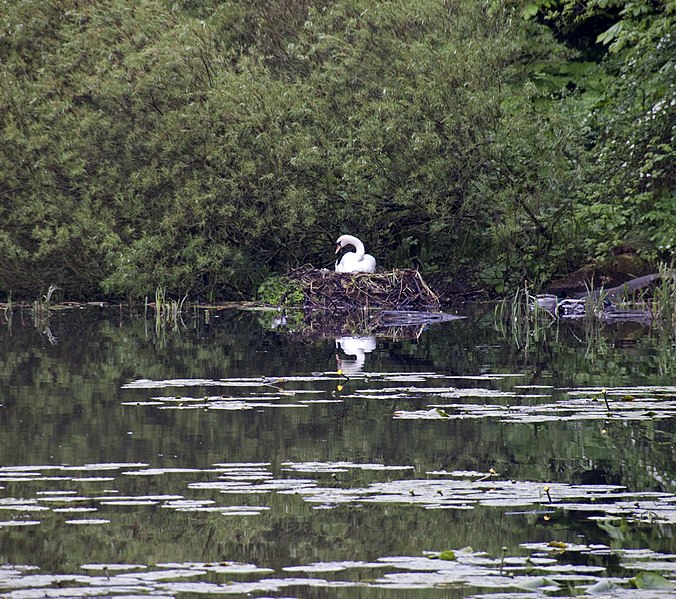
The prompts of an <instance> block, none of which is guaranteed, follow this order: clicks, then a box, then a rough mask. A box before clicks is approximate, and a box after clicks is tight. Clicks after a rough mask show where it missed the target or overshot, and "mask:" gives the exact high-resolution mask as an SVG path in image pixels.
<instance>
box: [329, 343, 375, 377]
mask: <svg viewBox="0 0 676 599" xmlns="http://www.w3.org/2000/svg"><path fill="white" fill-rule="evenodd" d="M336 348H338V349H339V350H340V351H342V353H343V354H345V356H351V358H350V359H349V360H347V359H345V357H344V356H342V355H341V354H340V353H337V354H336V362H337V364H338V369H339V370H342V371H343V372H344V373H345V374H346V375H350V374H356V373H358V372H361V371H362V370H363V369H364V363H365V362H366V354H370V353H371V352H372V351H374V350H375V349H376V337H375V335H363V336H357V337H354V336H353V337H339V338H338V339H336ZM352 357H353V358H354V359H353V358H352Z"/></svg>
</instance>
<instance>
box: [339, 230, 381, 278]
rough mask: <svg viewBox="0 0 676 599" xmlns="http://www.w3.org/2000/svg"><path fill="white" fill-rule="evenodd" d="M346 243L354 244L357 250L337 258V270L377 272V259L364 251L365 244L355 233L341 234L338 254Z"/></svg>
mask: <svg viewBox="0 0 676 599" xmlns="http://www.w3.org/2000/svg"><path fill="white" fill-rule="evenodd" d="M346 245H353V246H354V247H355V249H356V250H357V251H356V252H347V253H346V254H344V255H343V257H342V258H341V259H340V260H336V272H375V271H376V259H375V258H374V257H373V256H371V254H365V253H364V244H363V243H362V242H361V241H359V239H357V238H356V237H355V236H354V235H341V236H340V237H339V238H338V239H337V241H336V254H337V253H338V252H339V251H340V250H341V249H343V248H344V247H345V246H346Z"/></svg>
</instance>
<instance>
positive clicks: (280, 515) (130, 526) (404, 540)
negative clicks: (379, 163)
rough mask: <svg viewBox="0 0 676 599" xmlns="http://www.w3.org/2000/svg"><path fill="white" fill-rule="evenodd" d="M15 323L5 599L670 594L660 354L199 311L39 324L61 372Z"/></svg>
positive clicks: (5, 389)
mask: <svg viewBox="0 0 676 599" xmlns="http://www.w3.org/2000/svg"><path fill="white" fill-rule="evenodd" d="M206 314H208V316H206ZM20 316H21V315H20V313H19V312H17V313H15V317H14V320H13V323H12V328H11V329H10V328H9V326H5V327H2V328H0V346H2V350H3V359H2V361H0V389H2V394H1V395H0V548H1V551H0V560H1V563H6V564H8V565H7V566H4V567H0V594H3V596H7V597H17V598H18V597H21V596H50V595H55V596H56V595H58V594H59V592H61V594H68V593H69V592H72V594H78V593H79V592H82V593H83V594H84V593H86V594H88V595H93V594H96V593H97V592H98V593H99V594H100V595H104V596H109V595H115V594H139V593H156V594H161V595H162V596H176V595H177V594H179V593H183V592H192V593H193V594H195V595H200V594H202V593H211V592H213V593H230V594H233V595H238V596H245V595H246V593H256V594H265V595H266V596H289V595H293V596H303V597H313V596H316V597H331V598H332V599H335V598H337V597H341V598H347V597H353V596H355V595H357V594H360V595H361V596H364V597H392V598H394V597H397V599H401V598H403V597H418V596H420V595H419V593H420V589H425V591H423V592H425V596H426V597H427V596H430V597H449V596H454V595H453V593H454V594H455V595H457V596H467V595H469V594H472V593H473V592H475V590H472V589H476V588H482V589H483V592H485V593H490V592H494V591H496V590H497V587H499V590H500V591H501V592H502V596H509V595H510V594H514V593H516V592H517V591H516V590H515V588H514V587H511V586H510V584H511V583H512V582H513V581H517V582H519V583H520V584H521V583H522V582H523V583H524V584H537V579H538V578H542V577H545V576H546V578H547V580H549V581H552V582H551V587H552V588H553V589H556V591H555V592H557V593H559V594H566V593H568V594H573V592H575V593H579V592H583V591H584V590H585V589H586V588H587V587H591V586H592V585H595V584H599V583H601V582H604V581H606V580H609V575H610V573H612V575H613V577H614V578H613V580H614V584H620V585H625V586H626V584H627V582H626V581H627V579H628V577H630V576H633V575H635V574H636V572H637V570H639V569H641V568H643V569H651V570H654V571H657V572H660V573H662V574H664V575H665V576H666V577H667V578H669V577H671V578H674V572H676V558H675V557H674V556H673V533H674V527H675V526H676V511H675V510H674V506H676V496H675V494H674V493H675V491H676V482H675V481H674V480H673V472H674V471H676V464H675V462H674V455H673V438H674V437H673V436H674V432H675V426H676V388H674V386H673V374H674V370H673V360H671V358H673V346H672V344H670V343H669V342H668V340H666V341H665V339H663V338H660V337H658V336H652V335H647V334H643V335H641V334H640V331H636V330H635V329H633V328H632V329H631V333H632V335H633V337H632V338H635V339H636V342H635V343H631V344H628V343H626V342H619V340H621V339H626V338H627V336H628V333H627V329H626V328H620V329H617V330H616V331H615V332H614V333H613V332H612V330H610V329H604V330H602V331H595V332H594V333H593V334H594V335H596V336H595V337H593V338H591V337H587V338H586V339H582V340H580V335H581V332H580V329H579V328H576V329H571V328H570V327H569V326H568V325H566V324H565V323H562V325H561V326H558V325H552V328H548V329H547V331H545V332H541V331H538V332H537V335H536V334H535V333H534V332H533V331H531V332H530V333H529V338H528V343H521V342H517V341H515V340H514V338H513V336H512V333H511V332H510V334H508V335H502V334H500V331H496V327H495V321H494V318H493V314H492V311H491V310H490V309H486V310H483V311H478V312H470V311H468V312H467V314H466V316H467V318H465V319H463V320H453V321H448V322H439V323H435V324H433V325H432V326H429V327H427V328H425V327H422V328H418V327H419V325H420V323H415V326H414V327H411V328H408V329H407V328H405V327H406V323H402V322H401V321H399V322H396V323H395V325H396V326H397V327H400V328H399V329H397V330H396V331H395V329H392V331H394V334H392V335H390V334H389V333H390V332H391V331H387V330H384V329H383V330H380V331H378V332H377V333H376V335H371V334H354V333H352V332H351V333H346V332H341V333H340V334H335V335H333V336H331V337H326V336H321V335H311V334H309V333H307V331H302V332H301V329H300V325H302V324H303V323H302V322H299V321H293V319H292V315H289V316H288V318H287V320H286V322H284V323H282V322H278V323H273V325H274V326H277V329H275V330H273V329H272V328H271V327H270V326H268V325H267V324H261V322H260V321H259V319H260V318H261V317H260V314H252V313H246V312H239V311H234V310H221V311H216V310H212V311H211V312H208V313H207V312H204V311H199V310H196V311H194V312H191V313H189V314H186V315H185V316H184V323H185V327H181V329H179V330H176V331H174V330H172V329H167V330H166V331H165V332H164V333H163V335H161V336H160V335H157V334H156V331H155V327H154V326H152V324H153V323H152V322H151V326H146V325H145V323H144V320H143V318H138V317H136V316H134V315H130V314H128V312H124V311H122V310H115V311H105V310H100V311H98V310H97V311H94V309H91V310H72V311H68V312H67V313H64V312H60V313H54V314H52V315H51V316H50V323H49V326H50V329H51V330H52V331H53V336H54V337H56V338H58V346H56V347H55V346H53V345H52V344H51V343H50V340H49V337H47V336H45V335H44V332H43V331H42V330H41V329H36V328H35V327H34V325H33V322H32V319H28V318H27V319H25V320H22V319H21V318H20ZM407 318H408V319H409V320H414V318H413V316H409V317H407ZM365 322H366V321H365ZM297 326H298V327H299V328H295V327H297ZM554 326H556V328H554ZM413 329H415V332H416V335H414V336H412V335H408V334H405V333H406V331H410V330H413ZM538 335H539V336H538ZM589 344H592V345H593V346H594V348H596V352H595V353H591V352H590V351H589V350H588V345H589ZM669 352H672V353H669ZM339 368H340V369H341V370H343V371H344V372H345V373H347V375H348V377H349V380H348V381H347V382H345V383H344V385H343V384H342V383H343V380H342V379H341V377H339V376H338V375H337V373H336V371H337V370H338V369H339ZM338 382H340V383H341V385H340V389H338V390H337V389H336V383H338ZM603 391H605V393H603ZM598 473H604V475H603V476H598V475H597V474H598ZM545 487H546V488H547V490H546V491H545ZM549 543H555V545H552V546H550V545H549ZM465 546H472V547H473V548H474V550H473V551H469V550H467V551H463V550H460V549H458V548H462V547H465ZM503 547H507V549H506V550H503V549H502V548H503ZM626 547H632V551H634V552H635V553H631V555H630V552H629V550H627V549H626ZM448 550H452V551H448ZM636 552H638V553H636ZM442 554H443V555H444V557H441V556H442ZM450 554H453V555H454V556H455V559H450V557H449V555H450ZM637 556H638V557H637ZM639 557H640V560H644V561H640V560H639V559H638V558H639ZM611 560H612V563H611ZM609 564H610V565H609ZM660 564H661V565H660ZM37 568H39V570H37ZM571 569H574V570H575V572H577V573H578V574H577V575H576V576H577V578H575V579H573V578H572V577H571V575H570V571H571ZM130 570H131V571H130ZM504 574H507V576H504ZM186 579H189V580H186ZM491 583H493V584H494V586H490V585H491ZM407 585H408V586H407ZM448 585H452V586H453V587H454V590H453V591H452V594H450V595H449V592H451V591H449V588H450V587H449V586H448ZM59 586H64V587H65V590H63V589H59ZM538 588H539V587H538ZM82 589H85V590H82ZM406 589H413V590H411V593H413V594H411V595H409V594H407V593H408V591H407V590H406ZM456 591H457V592H456ZM477 592H478V591H477Z"/></svg>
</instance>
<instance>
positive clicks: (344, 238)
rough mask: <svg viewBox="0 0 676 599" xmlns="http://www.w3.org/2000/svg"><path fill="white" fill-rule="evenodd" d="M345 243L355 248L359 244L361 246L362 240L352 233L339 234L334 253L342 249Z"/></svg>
mask: <svg viewBox="0 0 676 599" xmlns="http://www.w3.org/2000/svg"><path fill="white" fill-rule="evenodd" d="M346 245H353V246H354V247H355V248H357V249H358V248H359V246H360V245H361V246H362V247H363V244H362V242H361V241H360V240H359V239H357V238H356V237H355V236H354V235H341V236H340V237H339V238H338V239H336V254H337V253H338V252H340V250H342V249H343V248H344V247H345V246H346Z"/></svg>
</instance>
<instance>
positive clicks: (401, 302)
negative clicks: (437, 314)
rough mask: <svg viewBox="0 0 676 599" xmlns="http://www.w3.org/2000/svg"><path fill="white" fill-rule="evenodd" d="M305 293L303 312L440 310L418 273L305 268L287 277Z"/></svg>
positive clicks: (292, 272)
mask: <svg viewBox="0 0 676 599" xmlns="http://www.w3.org/2000/svg"><path fill="white" fill-rule="evenodd" d="M287 277H288V278H289V279H291V280H292V281H294V282H295V283H296V284H297V287H298V288H300V289H301V290H302V293H303V297H304V300H303V308H305V309H309V310H329V311H331V312H334V313H336V312H349V311H352V310H356V309H363V308H377V309H382V310H396V311H412V310H438V309H439V297H438V296H437V294H436V293H434V292H433V291H432V290H431V289H430V288H429V287H428V285H427V284H426V283H425V281H424V280H423V278H422V275H421V274H420V272H418V271H417V270H412V269H403V270H391V271H387V272H380V273H337V272H333V271H330V270H326V269H322V270H318V269H316V268H312V267H311V266H302V267H300V268H297V269H296V270H293V271H291V272H290V273H288V274H287Z"/></svg>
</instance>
